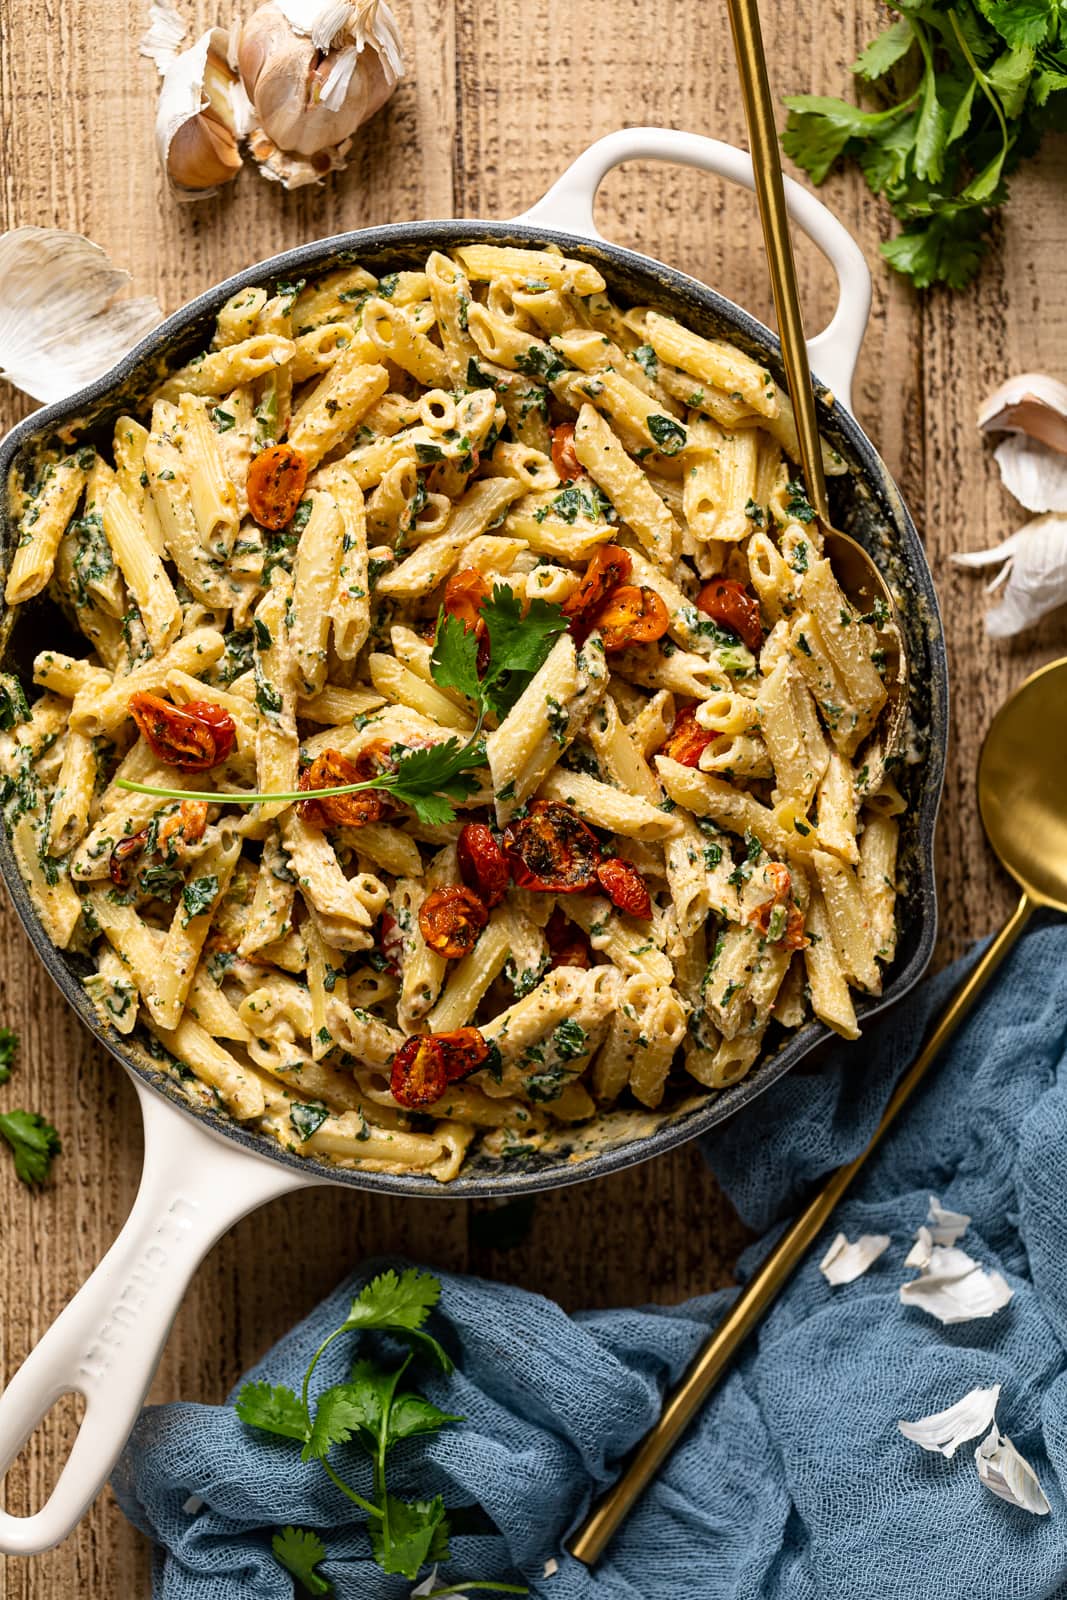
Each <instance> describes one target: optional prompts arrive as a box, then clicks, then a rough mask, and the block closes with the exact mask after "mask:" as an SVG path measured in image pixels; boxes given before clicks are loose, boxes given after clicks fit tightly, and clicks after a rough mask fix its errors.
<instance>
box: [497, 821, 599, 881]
mask: <svg viewBox="0 0 1067 1600" xmlns="http://www.w3.org/2000/svg"><path fill="white" fill-rule="evenodd" d="M504 854H505V855H506V856H507V858H508V861H509V862H510V864H511V872H512V876H513V877H514V879H515V882H516V883H517V884H518V886H519V888H520V889H536V890H543V891H545V892H546V893H550V894H580V893H581V891H582V890H583V889H590V888H592V886H593V884H594V883H595V882H596V869H597V865H598V864H599V861H600V846H599V844H598V843H597V839H596V835H595V834H594V833H593V832H592V830H591V829H589V828H587V827H586V825H585V823H584V822H583V821H582V819H581V817H580V816H578V814H577V812H575V811H572V810H571V809H570V807H569V806H565V805H562V804H561V803H560V801H558V800H535V801H534V802H533V803H532V805H531V806H530V809H529V811H528V813H527V814H526V816H525V817H523V818H522V820H521V821H520V822H511V823H509V824H508V826H507V827H506V828H505V830H504Z"/></svg>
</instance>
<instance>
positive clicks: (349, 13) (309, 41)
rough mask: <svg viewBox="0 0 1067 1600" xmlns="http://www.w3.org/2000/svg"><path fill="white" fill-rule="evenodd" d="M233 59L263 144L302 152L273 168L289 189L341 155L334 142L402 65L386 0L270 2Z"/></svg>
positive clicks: (371, 108)
mask: <svg viewBox="0 0 1067 1600" xmlns="http://www.w3.org/2000/svg"><path fill="white" fill-rule="evenodd" d="M238 65H239V68H240V73H241V80H242V83H243V85H244V88H245V91H246V92H247V94H248V97H249V99H250V101H251V102H252V106H253V108H254V111H255V117H256V121H257V123H258V126H259V129H260V130H261V132H262V134H263V135H264V136H265V139H266V141H267V142H268V144H269V145H270V146H273V147H274V149H275V150H276V151H278V152H282V153H283V154H284V155H285V156H288V157H298V158H303V161H302V162H300V161H297V162H295V163H292V165H291V167H290V168H288V169H287V168H286V164H285V163H284V162H282V161H275V163H274V166H273V167H272V168H271V169H270V175H271V176H273V177H277V178H279V179H280V181H281V182H283V183H285V184H286V186H287V187H289V188H296V187H298V186H299V184H300V183H307V182H313V181H316V180H317V179H318V178H319V177H320V176H321V174H322V172H323V171H329V170H330V168H331V167H333V166H335V165H337V164H338V161H339V160H341V159H343V157H338V156H337V155H336V152H337V151H338V149H339V147H340V146H343V145H344V144H345V142H346V141H347V140H349V139H351V137H352V135H353V134H354V133H355V131H356V129H357V128H358V127H359V126H360V125H361V124H362V123H364V122H366V121H367V119H368V118H369V117H372V116H373V115H374V113H375V112H376V111H378V110H379V109H380V108H381V107H382V106H383V105H384V104H385V102H386V101H387V100H388V98H389V96H390V95H391V94H392V92H393V90H394V89H395V87H396V85H397V83H398V82H399V80H400V77H401V75H402V73H403V70H404V64H403V61H402V59H401V56H400V43H399V38H398V35H397V30H396V22H395V19H394V17H393V14H392V12H391V11H390V10H389V7H388V5H386V4H385V0H270V3H268V4H267V5H262V6H260V7H259V9H258V10H257V11H256V12H254V14H253V15H252V16H251V17H250V18H249V20H248V21H247V22H246V23H245V25H244V27H243V28H242V30H241V40H240V46H239V49H238ZM268 165H269V164H268ZM308 174H310V176H309V175H308Z"/></svg>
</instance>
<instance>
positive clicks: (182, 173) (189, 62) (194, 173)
mask: <svg viewBox="0 0 1067 1600" xmlns="http://www.w3.org/2000/svg"><path fill="white" fill-rule="evenodd" d="M228 44H229V40H228V36H227V34H226V32H225V31H224V29H222V28H209V29H208V31H207V33H205V34H203V35H202V36H201V37H200V38H199V39H198V40H197V42H196V44H194V45H192V46H191V48H190V49H188V50H183V51H182V52H181V54H180V55H176V56H175V57H174V59H173V60H172V61H171V62H170V63H169V65H168V66H167V68H166V70H165V72H164V74H163V83H162V86H161V88H160V91H159V110H158V112H157V114H156V148H157V149H158V151H159V159H160V161H161V162H162V163H163V167H164V170H165V171H166V174H167V176H168V178H169V179H170V181H171V186H172V187H173V189H174V191H175V193H176V194H177V195H178V198H179V199H183V200H195V199H200V198H202V197H203V196H205V195H208V194H214V192H215V190H216V189H217V188H218V187H219V185H220V184H223V183H229V181H230V179H231V178H234V177H236V176H237V173H238V172H239V171H240V168H241V154H240V151H239V150H238V147H237V138H238V134H239V133H240V132H241V131H242V130H241V128H240V126H239V112H240V110H241V106H242V101H243V95H242V94H241V91H240V85H239V83H238V80H237V75H236V73H235V71H234V70H233V68H232V67H231V66H230V63H229V60H228Z"/></svg>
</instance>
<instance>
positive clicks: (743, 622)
mask: <svg viewBox="0 0 1067 1600" xmlns="http://www.w3.org/2000/svg"><path fill="white" fill-rule="evenodd" d="M697 610H698V611H703V613H704V615H705V616H706V617H710V618H711V619H712V621H713V622H718V623H721V624H722V626H723V627H724V628H732V629H733V631H734V633H736V634H738V635H739V636H740V638H741V639H742V640H743V642H744V643H745V644H747V645H748V648H749V649H750V650H753V651H756V650H759V648H760V645H761V644H762V643H763V624H762V623H761V622H760V614H759V601H758V600H757V599H756V596H755V595H754V594H750V593H749V591H748V590H747V589H746V588H745V586H744V584H743V583H738V581H737V579H736V578H712V580H711V582H710V583H706V584H705V585H704V587H703V589H701V591H700V593H699V594H698V595H697Z"/></svg>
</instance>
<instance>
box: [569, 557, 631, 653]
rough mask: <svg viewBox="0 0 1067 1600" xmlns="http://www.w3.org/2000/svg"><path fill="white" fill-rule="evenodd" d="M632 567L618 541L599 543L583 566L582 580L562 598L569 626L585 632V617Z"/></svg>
mask: <svg viewBox="0 0 1067 1600" xmlns="http://www.w3.org/2000/svg"><path fill="white" fill-rule="evenodd" d="M632 571H633V562H632V561H631V560H630V557H629V555H628V554H627V553H626V551H625V550H623V549H621V548H620V547H619V546H618V545H617V544H602V545H601V546H600V548H599V549H598V550H597V551H596V552H595V553H594V555H593V557H592V559H591V560H590V562H589V565H588V566H587V567H586V569H585V573H584V575H583V577H582V581H581V583H580V584H579V585H578V587H577V589H575V591H574V593H573V594H569V595H568V596H567V598H566V600H564V602H563V615H564V616H565V617H566V618H567V619H568V620H569V621H570V623H571V626H572V630H575V631H578V632H583V631H584V632H585V633H588V632H589V630H590V624H589V621H588V618H589V615H590V613H591V612H593V611H595V610H596V608H597V606H599V605H600V603H601V601H602V600H604V599H606V598H607V596H608V595H609V594H610V593H611V591H612V589H617V588H618V587H619V585H620V584H621V583H627V582H628V581H629V578H630V573H631V572H632Z"/></svg>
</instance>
